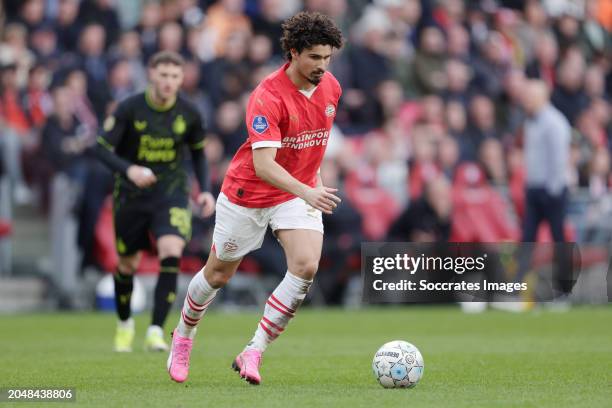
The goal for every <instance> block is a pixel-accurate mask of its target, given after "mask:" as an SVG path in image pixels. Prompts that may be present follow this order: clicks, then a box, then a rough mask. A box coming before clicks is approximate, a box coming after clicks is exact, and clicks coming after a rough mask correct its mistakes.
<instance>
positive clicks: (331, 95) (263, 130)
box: [221, 63, 342, 208]
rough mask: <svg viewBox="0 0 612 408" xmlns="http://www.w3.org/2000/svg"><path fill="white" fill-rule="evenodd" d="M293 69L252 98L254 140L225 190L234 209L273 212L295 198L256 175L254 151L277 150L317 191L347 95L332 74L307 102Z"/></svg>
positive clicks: (237, 159) (240, 154)
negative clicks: (291, 73) (341, 103)
mask: <svg viewBox="0 0 612 408" xmlns="http://www.w3.org/2000/svg"><path fill="white" fill-rule="evenodd" d="M288 67H289V63H287V64H285V65H284V66H282V67H281V68H280V69H278V70H277V71H275V72H274V73H272V74H271V75H270V76H268V77H267V78H266V79H265V80H263V81H262V82H261V84H259V86H258V87H257V88H255V90H254V91H253V93H252V94H251V96H250V98H249V103H248V106H247V112H246V124H247V129H248V133H249V134H248V138H247V140H246V142H245V143H244V144H243V145H242V146H240V149H238V151H237V152H236V155H235V156H234V158H233V159H232V162H231V163H230V166H229V169H228V170H227V174H226V175H225V180H224V181H223V186H222V187H221V191H222V192H223V193H224V194H225V195H226V196H227V197H228V199H229V200H230V201H231V202H232V203H234V204H238V205H241V206H243V207H249V208H267V207H273V206H275V205H277V204H280V203H283V202H285V201H289V200H291V199H293V198H295V196H294V195H293V194H290V193H287V192H284V191H282V190H279V189H278V188H276V187H273V186H271V185H270V184H268V183H266V182H265V181H263V180H261V179H260V178H259V177H257V175H256V174H255V168H254V166H253V149H257V148H261V147H277V148H278V151H277V153H276V162H277V163H278V164H280V165H281V166H282V167H283V168H285V170H287V171H288V172H289V174H291V175H292V176H293V177H295V178H296V179H298V180H299V181H301V182H302V183H304V184H307V185H309V186H311V187H314V186H315V185H316V181H317V171H318V170H319V166H320V165H321V161H322V160H323V154H324V153H325V148H326V146H327V140H328V138H329V134H330V130H331V127H332V124H333V122H334V118H335V116H336V109H337V107H338V100H339V99H340V94H341V93H342V90H341V88H340V84H339V83H338V81H337V80H336V78H334V76H333V75H332V74H331V73H329V72H326V73H325V74H324V75H323V78H322V79H321V82H319V84H318V85H317V87H316V88H315V90H314V92H313V93H312V94H311V95H310V96H307V95H305V94H304V93H302V92H300V90H299V89H298V88H297V87H296V86H295V84H294V83H293V82H291V80H290V79H289V77H288V76H287V73H286V72H285V70H286V69H287V68H288Z"/></svg>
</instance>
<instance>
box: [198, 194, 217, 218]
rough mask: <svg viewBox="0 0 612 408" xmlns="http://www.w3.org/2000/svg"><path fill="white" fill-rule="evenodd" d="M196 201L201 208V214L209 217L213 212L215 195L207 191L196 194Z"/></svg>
mask: <svg viewBox="0 0 612 408" xmlns="http://www.w3.org/2000/svg"><path fill="white" fill-rule="evenodd" d="M196 203H198V205H199V206H200V207H201V208H202V210H201V214H202V216H203V217H206V218H207V217H210V216H211V215H213V213H214V212H215V197H214V196H213V195H212V194H210V193H209V192H203V193H200V194H198V197H197V198H196Z"/></svg>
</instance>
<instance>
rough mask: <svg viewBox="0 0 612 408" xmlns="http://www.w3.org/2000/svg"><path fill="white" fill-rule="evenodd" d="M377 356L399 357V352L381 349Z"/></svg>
mask: <svg viewBox="0 0 612 408" xmlns="http://www.w3.org/2000/svg"><path fill="white" fill-rule="evenodd" d="M376 357H395V358H398V357H399V353H396V352H395V351H379V352H378V353H376Z"/></svg>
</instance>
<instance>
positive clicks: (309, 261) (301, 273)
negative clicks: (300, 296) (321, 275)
mask: <svg viewBox="0 0 612 408" xmlns="http://www.w3.org/2000/svg"><path fill="white" fill-rule="evenodd" d="M318 269H319V261H318V259H314V258H308V257H304V258H298V259H296V260H294V261H293V262H290V263H289V271H290V272H291V273H292V274H294V275H296V276H298V277H300V278H302V279H307V280H311V279H313V278H314V276H315V274H316V273H317V270H318Z"/></svg>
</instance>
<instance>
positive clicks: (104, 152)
mask: <svg viewBox="0 0 612 408" xmlns="http://www.w3.org/2000/svg"><path fill="white" fill-rule="evenodd" d="M129 123H130V119H129V114H128V108H127V106H126V103H125V102H124V103H121V104H119V106H117V109H116V110H115V112H114V113H113V114H112V115H110V116H109V117H107V118H106V120H105V121H104V124H103V126H102V132H101V134H100V135H99V136H98V138H97V143H96V145H95V146H94V148H93V154H94V155H95V156H96V157H97V158H98V159H100V160H101V161H102V162H103V163H104V164H106V165H107V166H108V167H109V168H110V169H111V170H113V171H115V172H117V173H120V174H123V175H125V174H127V170H128V168H129V167H130V165H131V163H130V162H129V161H127V160H125V159H123V158H121V157H119V156H118V155H117V154H116V153H115V148H116V147H117V146H118V145H119V143H120V142H121V139H122V138H123V136H124V133H125V132H126V130H127V126H128V124H129Z"/></svg>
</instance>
